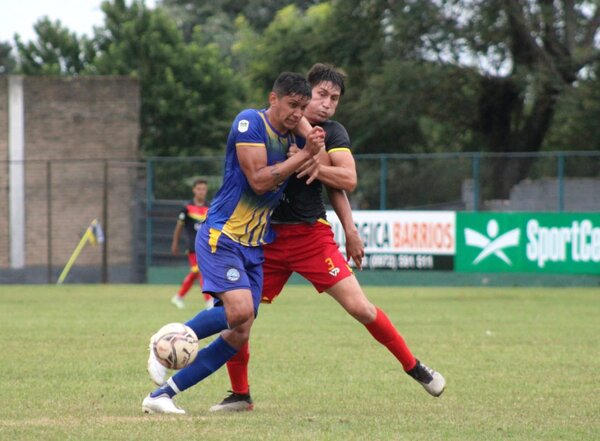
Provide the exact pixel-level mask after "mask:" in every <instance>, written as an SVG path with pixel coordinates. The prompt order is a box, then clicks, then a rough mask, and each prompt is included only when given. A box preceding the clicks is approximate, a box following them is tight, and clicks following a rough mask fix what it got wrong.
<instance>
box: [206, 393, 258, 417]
mask: <svg viewBox="0 0 600 441" xmlns="http://www.w3.org/2000/svg"><path fill="white" fill-rule="evenodd" d="M229 392H231V394H230V395H229V396H228V397H226V398H225V399H224V400H223V401H221V402H220V403H219V404H215V405H214V406H212V407H211V408H210V409H209V411H210V412H243V411H245V410H252V409H254V404H253V402H252V397H251V396H250V394H249V393H247V394H236V393H235V392H232V391H229Z"/></svg>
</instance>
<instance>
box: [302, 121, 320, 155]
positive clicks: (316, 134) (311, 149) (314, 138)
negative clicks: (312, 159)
mask: <svg viewBox="0 0 600 441" xmlns="http://www.w3.org/2000/svg"><path fill="white" fill-rule="evenodd" d="M324 148H325V130H323V129H322V128H321V127H319V126H315V127H313V128H312V130H311V131H310V133H309V134H308V138H306V145H305V146H304V150H306V152H307V153H309V154H310V155H311V156H314V155H316V154H318V153H319V151H320V150H321V149H324Z"/></svg>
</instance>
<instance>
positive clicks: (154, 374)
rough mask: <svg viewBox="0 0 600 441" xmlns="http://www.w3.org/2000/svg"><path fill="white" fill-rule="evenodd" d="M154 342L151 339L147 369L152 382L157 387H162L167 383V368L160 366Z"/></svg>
mask: <svg viewBox="0 0 600 441" xmlns="http://www.w3.org/2000/svg"><path fill="white" fill-rule="evenodd" d="M152 340H153V339H152V338H151V339H150V345H149V349H150V355H148V365H147V368H146V369H147V370H148V375H150V379H151V380H152V382H153V383H154V384H156V385H157V386H162V385H164V384H165V383H166V382H167V380H166V378H167V368H166V367H164V366H163V365H162V364H160V363H159V361H158V359H157V358H156V355H154V350H153V349H152Z"/></svg>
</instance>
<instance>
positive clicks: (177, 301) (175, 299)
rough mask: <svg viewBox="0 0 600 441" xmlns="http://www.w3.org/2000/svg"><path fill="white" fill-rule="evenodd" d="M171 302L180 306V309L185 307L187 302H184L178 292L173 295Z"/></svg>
mask: <svg viewBox="0 0 600 441" xmlns="http://www.w3.org/2000/svg"><path fill="white" fill-rule="evenodd" d="M171 303H172V304H173V305H175V306H177V308H179V309H184V308H185V303H183V300H182V299H181V297H179V296H178V295H177V294H175V295H174V296H173V297H171Z"/></svg>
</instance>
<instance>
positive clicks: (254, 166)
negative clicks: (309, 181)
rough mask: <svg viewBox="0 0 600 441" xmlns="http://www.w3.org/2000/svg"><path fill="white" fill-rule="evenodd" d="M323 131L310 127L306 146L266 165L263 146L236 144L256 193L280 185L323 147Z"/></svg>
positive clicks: (246, 173) (241, 163)
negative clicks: (274, 162)
mask: <svg viewBox="0 0 600 441" xmlns="http://www.w3.org/2000/svg"><path fill="white" fill-rule="evenodd" d="M324 133H325V132H324V131H323V129H322V128H320V127H314V128H312V129H311V131H310V134H309V135H308V137H307V138H306V146H305V147H304V148H303V149H302V150H301V151H299V152H298V153H297V154H295V155H293V156H291V157H288V158H287V159H286V160H285V161H283V162H280V163H278V164H274V165H267V150H266V148H265V147H264V145H263V146H256V145H247V144H244V143H238V144H236V152H237V157H238V161H239V163H240V167H241V169H242V171H243V172H244V175H246V178H247V179H248V183H249V184H250V187H252V190H254V192H255V193H256V194H259V195H261V194H264V193H266V192H267V191H270V190H272V189H274V188H276V187H277V186H279V185H281V184H282V183H283V182H284V181H285V179H287V178H288V177H289V176H290V175H291V174H292V173H294V172H295V171H296V169H298V168H299V167H300V166H301V165H302V164H304V163H305V162H306V161H308V160H310V158H311V157H312V156H314V155H315V154H317V153H318V152H319V150H320V149H322V148H324V146H325V144H324V138H325V136H324Z"/></svg>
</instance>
